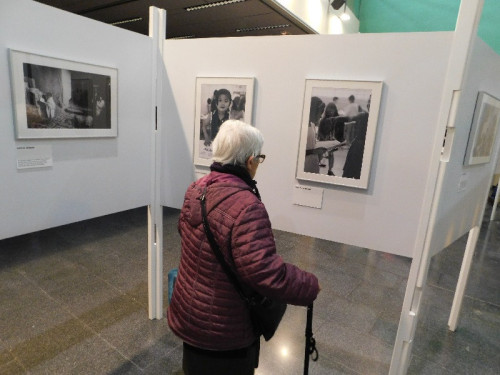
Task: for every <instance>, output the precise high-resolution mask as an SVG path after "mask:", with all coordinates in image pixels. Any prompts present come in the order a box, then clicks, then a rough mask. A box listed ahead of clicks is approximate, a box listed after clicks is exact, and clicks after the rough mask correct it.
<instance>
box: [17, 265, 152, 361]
mask: <svg viewBox="0 0 500 375" xmlns="http://www.w3.org/2000/svg"><path fill="white" fill-rule="evenodd" d="M20 273H21V272H20ZM21 275H22V276H23V277H25V278H26V279H27V280H28V281H29V282H30V283H31V284H32V285H34V286H35V287H37V288H38V289H39V290H40V291H41V292H42V293H44V294H45V295H46V296H47V297H48V298H49V299H50V300H52V301H53V302H55V303H56V304H58V305H59V306H60V308H61V309H63V310H64V311H65V312H66V313H68V314H69V315H70V316H71V317H72V318H73V319H74V320H75V321H76V322H78V323H79V324H81V325H82V326H83V327H84V328H85V329H87V330H88V331H89V332H91V333H92V334H93V336H94V337H98V338H99V339H100V340H101V341H103V342H104V343H105V344H106V345H107V346H108V347H109V348H111V349H112V350H114V351H115V352H117V353H118V354H119V355H120V356H121V357H122V358H123V359H125V360H127V361H128V362H131V363H132V364H134V365H135V366H136V367H137V368H139V369H141V370H142V368H141V367H140V366H139V365H138V364H136V363H135V362H134V361H133V360H131V359H130V358H128V357H127V356H126V355H125V354H123V353H122V352H121V351H120V350H119V349H118V348H117V347H115V346H114V345H112V344H111V343H110V342H109V341H108V340H106V339H105V338H104V337H103V336H101V334H100V333H99V332H97V331H96V330H94V329H93V328H92V327H91V326H90V325H88V324H87V323H86V322H85V321H84V320H82V319H81V318H80V317H78V316H77V315H75V314H74V313H73V312H72V311H71V310H70V309H69V308H68V307H67V306H66V304H65V303H64V302H62V301H59V300H58V299H56V298H54V297H53V296H51V295H50V294H49V293H48V292H47V291H46V290H44V289H43V288H41V287H40V286H38V285H37V284H36V283H35V282H34V280H32V279H31V278H29V277H28V276H27V275H26V274H24V275H23V274H22V273H21ZM8 350H9V352H10V349H8ZM14 358H15V357H14ZM23 368H24V366H23Z"/></svg>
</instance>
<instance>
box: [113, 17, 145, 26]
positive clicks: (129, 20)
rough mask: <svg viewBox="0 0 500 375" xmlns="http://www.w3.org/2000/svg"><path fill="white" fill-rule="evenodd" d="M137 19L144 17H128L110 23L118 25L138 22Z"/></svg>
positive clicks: (140, 19)
mask: <svg viewBox="0 0 500 375" xmlns="http://www.w3.org/2000/svg"><path fill="white" fill-rule="evenodd" d="M137 21H142V17H135V18H128V19H126V20H121V21H116V22H111V23H110V25H113V26H116V25H122V24H124V23H130V22H137Z"/></svg>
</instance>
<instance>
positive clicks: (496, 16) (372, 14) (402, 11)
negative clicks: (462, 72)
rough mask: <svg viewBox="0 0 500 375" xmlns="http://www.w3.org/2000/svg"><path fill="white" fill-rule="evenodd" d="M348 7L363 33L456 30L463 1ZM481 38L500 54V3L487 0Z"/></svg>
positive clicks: (377, 1)
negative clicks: (354, 15) (356, 18)
mask: <svg viewBox="0 0 500 375" xmlns="http://www.w3.org/2000/svg"><path fill="white" fill-rule="evenodd" d="M464 1H467V0H464ZM347 4H348V6H349V8H350V9H351V10H352V11H353V12H354V14H356V16H357V17H358V19H359V24H360V26H359V31H360V32H362V33H389V32H415V31H452V30H454V29H455V23H456V21H457V16H458V10H459V7H460V0H350V1H349V0H348V2H347ZM478 35H479V37H480V38H481V39H483V40H484V41H485V42H486V43H487V44H488V45H489V46H490V47H491V48H493V49H494V50H495V52H496V53H498V54H500V0H484V7H483V12H482V16H481V21H480V23H479V30H478Z"/></svg>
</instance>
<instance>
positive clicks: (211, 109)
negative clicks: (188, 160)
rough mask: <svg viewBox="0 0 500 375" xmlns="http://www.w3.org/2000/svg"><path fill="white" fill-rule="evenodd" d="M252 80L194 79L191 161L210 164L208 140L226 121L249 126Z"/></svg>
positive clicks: (210, 149)
mask: <svg viewBox="0 0 500 375" xmlns="http://www.w3.org/2000/svg"><path fill="white" fill-rule="evenodd" d="M253 87H254V79H253V78H204V77H198V78H196V110H195V135H194V137H195V139H194V162H195V164H197V165H205V166H209V165H210V164H211V163H212V141H213V140H214V138H215V136H216V135H217V132H218V131H219V127H220V126H221V125H222V123H224V121H226V120H229V119H234V120H241V121H243V122H246V123H249V124H252V106H253Z"/></svg>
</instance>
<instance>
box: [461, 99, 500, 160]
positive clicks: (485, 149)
mask: <svg viewBox="0 0 500 375" xmlns="http://www.w3.org/2000/svg"><path fill="white" fill-rule="evenodd" d="M499 122H500V100H499V99H497V98H495V97H493V96H491V95H490V94H487V93H486V92H479V94H478V96H477V100H476V107H475V109H474V117H473V119H472V126H471V129H470V133H469V141H468V143H467V150H466V152H465V159H464V165H473V164H482V163H488V162H489V161H490V158H491V153H492V151H493V145H494V144H495V136H496V133H497V129H498V123H499Z"/></svg>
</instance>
